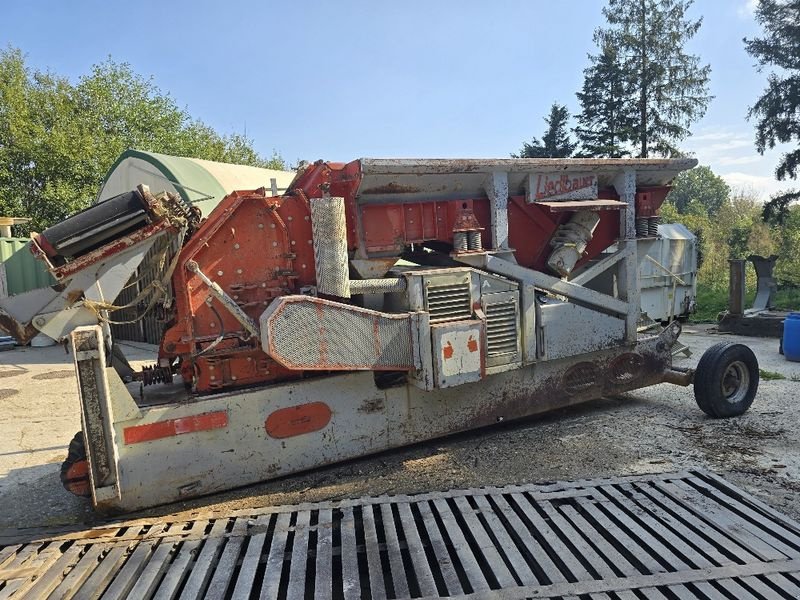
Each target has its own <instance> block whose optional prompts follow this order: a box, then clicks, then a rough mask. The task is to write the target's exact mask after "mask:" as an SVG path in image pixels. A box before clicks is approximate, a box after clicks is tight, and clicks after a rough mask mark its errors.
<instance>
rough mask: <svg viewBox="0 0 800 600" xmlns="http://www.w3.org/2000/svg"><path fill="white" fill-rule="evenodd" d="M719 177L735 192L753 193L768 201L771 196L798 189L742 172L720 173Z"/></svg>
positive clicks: (788, 183)
mask: <svg viewBox="0 0 800 600" xmlns="http://www.w3.org/2000/svg"><path fill="white" fill-rule="evenodd" d="M719 175H720V177H722V178H723V179H724V180H725V181H726V182H727V184H728V185H729V186H731V189H732V190H733V191H734V192H737V191H748V192H751V191H752V192H753V193H755V194H756V195H757V196H759V197H760V198H761V199H762V200H767V199H769V197H770V196H772V195H773V194H777V193H778V192H785V191H787V190H790V189H792V187H795V188H796V187H798V186H797V185H794V186H793V185H792V182H786V181H777V180H776V179H775V178H774V177H768V176H766V175H753V174H751V173H741V172H732V173H720V174H719Z"/></svg>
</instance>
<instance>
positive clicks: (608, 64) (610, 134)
mask: <svg viewBox="0 0 800 600" xmlns="http://www.w3.org/2000/svg"><path fill="white" fill-rule="evenodd" d="M595 43H597V44H598V45H599V47H600V53H599V54H598V55H597V56H592V55H589V60H590V61H591V66H589V67H588V68H587V69H585V70H584V71H583V75H584V80H583V88H582V89H581V91H580V92H577V94H576V96H578V101H579V102H580V104H581V112H580V114H579V115H578V126H577V127H576V128H575V134H576V135H577V137H578V140H579V141H580V144H581V154H582V155H584V156H595V157H596V156H602V157H610V158H619V157H622V156H627V155H628V154H630V152H629V150H628V149H627V148H626V142H629V141H630V138H631V135H632V132H633V128H634V126H635V123H636V120H635V112H634V111H633V110H632V109H633V108H634V105H633V104H632V103H631V101H630V99H631V96H632V94H633V87H632V84H631V81H630V78H629V77H628V74H627V73H626V72H625V71H624V70H623V68H622V63H621V60H620V55H619V51H618V44H616V43H614V42H613V41H612V40H611V39H609V36H608V35H606V34H604V33H603V32H597V33H595Z"/></svg>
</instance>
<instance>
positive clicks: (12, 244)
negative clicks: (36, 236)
mask: <svg viewBox="0 0 800 600" xmlns="http://www.w3.org/2000/svg"><path fill="white" fill-rule="evenodd" d="M28 244H30V240H29V239H27V238H0V263H2V264H3V267H4V268H5V272H6V285H7V293H8V295H9V296H12V295H14V294H21V293H23V292H27V291H30V290H35V289H38V288H43V287H47V286H49V285H53V284H54V283H55V279H53V276H52V275H50V273H49V272H48V271H47V267H46V266H45V264H44V263H43V262H42V261H40V260H37V259H36V257H35V256H34V255H33V254H31V251H30V250H29V249H28Z"/></svg>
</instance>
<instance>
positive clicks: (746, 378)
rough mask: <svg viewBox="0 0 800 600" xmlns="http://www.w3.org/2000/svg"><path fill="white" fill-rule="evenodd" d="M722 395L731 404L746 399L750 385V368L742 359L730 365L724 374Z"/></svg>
mask: <svg viewBox="0 0 800 600" xmlns="http://www.w3.org/2000/svg"><path fill="white" fill-rule="evenodd" d="M720 385H721V387H722V395H723V396H724V397H725V400H727V401H728V402H729V403H730V404H738V403H739V402H741V401H742V400H744V398H745V396H746V395H747V390H748V388H749V387H750V370H749V369H748V368H747V365H746V364H744V363H743V362H742V361H740V360H737V361H734V362H732V363H731V364H729V365H728V368H727V369H725V372H724V373H723V374H722V382H721V384H720Z"/></svg>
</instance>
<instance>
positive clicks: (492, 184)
mask: <svg viewBox="0 0 800 600" xmlns="http://www.w3.org/2000/svg"><path fill="white" fill-rule="evenodd" d="M483 186H484V189H485V190H486V195H487V196H488V197H489V210H490V212H491V216H492V248H494V249H495V250H508V173H505V172H501V171H494V172H492V173H490V174H489V176H488V177H487V178H486V182H485V183H484V184H483Z"/></svg>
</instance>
